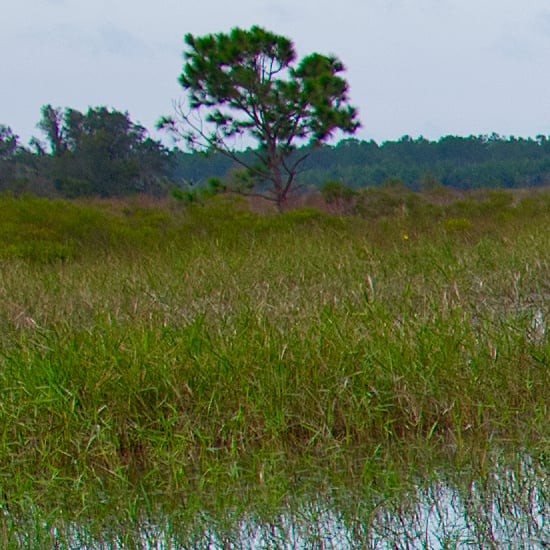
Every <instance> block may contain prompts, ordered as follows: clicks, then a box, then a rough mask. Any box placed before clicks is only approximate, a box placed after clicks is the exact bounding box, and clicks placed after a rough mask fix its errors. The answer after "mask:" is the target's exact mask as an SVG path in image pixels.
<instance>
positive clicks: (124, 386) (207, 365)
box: [0, 190, 550, 547]
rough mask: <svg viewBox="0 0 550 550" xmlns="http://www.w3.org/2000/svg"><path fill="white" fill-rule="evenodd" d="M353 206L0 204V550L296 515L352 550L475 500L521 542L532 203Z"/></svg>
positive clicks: (540, 248)
mask: <svg viewBox="0 0 550 550" xmlns="http://www.w3.org/2000/svg"><path fill="white" fill-rule="evenodd" d="M399 193H402V194H401V195H400V194H399ZM506 197H509V200H508V198H506ZM362 200H363V199H362ZM369 200H370V199H369V198H368V197H367V198H365V199H364V204H365V205H366V206H365V208H364V209H363V210H358V211H357V213H356V214H355V215H353V216H346V217H344V216H340V215H335V214H327V213H323V212H321V211H319V210H314V209H301V210H294V211H290V212H287V213H284V214H280V215H271V214H263V215H259V214H256V213H254V212H253V211H251V210H250V208H249V206H248V204H247V203H245V202H244V201H243V200H241V199H235V198H231V197H226V196H224V195H221V196H217V197H214V198H212V199H209V200H208V201H206V202H204V203H200V202H197V203H192V204H191V205H188V206H187V207H185V208H182V205H181V204H180V203H177V202H175V201H174V202H169V201H163V202H162V203H161V202H154V203H153V202H144V201H142V200H140V199H133V200H132V199H128V200H125V201H123V202H120V203H118V202H108V203H106V202H101V201H95V202H88V203H83V202H68V201H48V200H45V199H37V198H31V197H22V198H19V199H14V198H10V197H2V198H1V199H0V213H1V216H0V269H1V274H2V276H1V282H0V300H1V303H2V308H0V326H1V331H0V345H1V348H0V418H1V422H0V426H1V428H0V429H1V436H2V437H1V439H0V486H1V496H0V498H1V503H0V505H1V507H2V516H1V518H0V522H1V525H0V536H1V537H3V544H6V545H7V544H9V543H10V542H11V543H12V544H13V546H14V547H18V546H23V547H32V546H33V544H38V543H39V544H40V545H46V546H48V545H50V546H54V545H55V544H58V545H61V546H62V545H65V547H72V546H71V544H76V543H77V542H78V541H77V539H76V538H75V537H78V536H86V537H88V538H89V540H93V541H96V544H97V545H98V546H101V544H102V543H101V540H102V537H103V536H104V537H107V539H108V540H111V541H112V540H118V543H119V544H120V545H121V546H123V545H126V546H127V547H131V546H132V544H134V545H135V546H138V545H139V543H138V542H136V541H137V540H138V539H139V540H144V539H143V537H144V536H146V533H149V534H150V535H151V537H152V539H155V540H156V541H157V544H160V543H159V542H158V541H159V540H166V541H167V542H166V545H167V546H168V545H169V544H170V541H183V540H184V535H185V536H187V535H188V534H189V536H190V538H189V539H185V540H187V542H186V543H185V544H191V543H192V542H193V541H195V543H196V544H197V545H198V546H199V547H200V546H201V544H203V542H204V540H206V539H205V538H204V537H208V536H212V537H214V539H215V540H214V539H212V540H213V541H214V543H215V544H218V545H220V546H221V547H224V543H223V540H224V539H223V537H224V536H229V535H228V533H229V534H231V533H232V534H231V536H232V537H233V538H228V539H227V541H226V542H227V544H226V545H225V547H232V546H231V544H237V542H235V541H237V540H239V538H238V536H237V535H238V533H240V532H241V531H239V529H240V528H242V529H244V530H245V531H246V530H247V529H248V531H251V532H253V533H256V535H255V536H258V537H260V539H261V537H262V535H261V533H262V532H263V531H262V529H263V527H261V528H258V529H259V530H257V529H256V527H257V526H264V527H265V526H268V527H269V528H268V531H269V533H271V534H273V533H275V532H281V533H287V535H288V533H289V531H288V525H289V523H288V522H289V521H291V520H289V519H288V518H291V517H297V518H298V519H300V518H303V517H305V516H304V514H305V512H304V510H307V511H308V512H307V513H311V516H312V517H317V518H320V521H321V523H322V522H328V524H330V525H331V526H338V525H341V526H343V527H342V530H341V533H344V535H345V536H347V537H348V538H349V541H350V544H349V546H350V547H353V544H352V543H353V541H359V540H361V541H363V542H365V541H367V542H369V544H371V542H372V541H373V540H375V539H372V538H369V537H371V536H374V535H373V533H374V534H375V533H376V529H378V528H379V529H385V528H386V527H387V528H388V529H390V527H391V528H392V529H394V528H395V529H397V527H396V525H398V524H395V523H392V522H396V521H397V522H398V521H399V518H402V520H403V521H404V522H405V523H402V524H400V525H401V527H402V528H403V529H402V531H399V529H397V530H396V531H395V533H398V534H399V533H406V526H407V525H409V526H411V525H413V524H412V523H410V522H409V523H407V521H406V519H403V518H408V517H409V518H413V519H414V518H416V519H418V520H419V521H420V523H419V525H420V526H424V528H425V527H426V525H425V524H424V523H423V522H422V517H423V516H422V513H420V512H419V513H417V514H416V515H415V513H414V512H413V508H406V503H408V502H409V503H410V502H412V503H414V502H416V503H417V504H418V503H420V504H419V505H420V506H421V507H420V508H417V510H425V509H426V508H425V507H424V508H422V506H424V505H426V504H425V502H426V500H424V501H423V500H422V498H424V497H425V496H426V495H428V496H429V495H430V494H431V495H433V494H435V493H437V492H438V491H439V492H440V493H445V491H446V490H447V489H445V488H449V487H453V488H454V489H453V490H452V491H451V492H452V494H459V495H460V494H462V495H465V494H467V488H468V487H470V489H471V487H472V484H474V485H475V486H476V487H481V488H484V489H483V490H480V491H478V492H476V491H474V492H473V493H472V492H470V495H472V494H475V495H478V496H479V495H482V494H487V495H488V497H487V498H488V500H486V501H484V502H487V503H490V502H494V500H491V499H492V498H493V497H494V498H497V497H495V494H496V493H495V491H496V489H495V488H496V487H499V486H501V487H505V489H504V492H503V493H501V494H502V495H504V497H503V498H504V499H505V501H506V498H508V497H507V496H506V495H509V494H510V491H512V494H517V495H520V496H521V499H523V500H521V499H520V501H521V502H524V503H526V509H527V508H528V509H529V510H532V509H534V510H535V511H534V512H533V514H532V517H533V518H534V519H531V520H528V519H526V520H525V521H528V522H529V521H531V523H529V525H531V526H532V533H533V537H539V538H538V539H537V540H540V541H542V540H543V538H542V537H543V535H544V533H545V531H544V530H545V529H546V534H548V523H546V524H544V523H541V522H540V518H543V517H544V516H545V515H546V514H547V512H548V481H547V476H546V475H545V473H547V470H548V452H549V441H550V439H549V437H550V434H549V428H548V426H549V425H550V423H549V420H550V409H549V401H550V389H549V385H548V378H549V376H548V374H549V370H548V369H549V367H548V365H549V363H550V345H549V341H548V333H547V325H546V322H547V316H548V304H549V298H550V281H549V280H548V272H549V267H550V266H549V262H550V258H549V256H548V250H549V249H550V215H549V214H550V195H547V194H545V192H544V191H543V190H542V191H539V192H538V193H537V195H533V194H529V195H526V196H520V195H515V196H512V195H508V194H507V193H505V192H498V193H481V194H479V193H478V194H477V195H462V196H461V197H456V196H453V197H447V198H445V199H442V198H441V197H439V198H438V199H437V200H434V198H433V197H431V198H430V200H428V198H427V197H426V196H423V195H418V194H412V193H409V192H404V191H399V190H397V191H396V190H389V191H385V192H383V191H380V192H379V194H378V195H377V196H376V200H377V201H379V204H382V205H383V204H386V206H387V209H386V210H385V211H384V210H381V209H380V208H377V209H376V211H377V212H382V214H383V215H382V214H380V215H378V214H377V215H375V216H374V215H372V212H371V210H369V208H367V206H368V205H369V204H371V203H369ZM373 200H374V199H373ZM149 201H150V199H149ZM526 465H528V467H527V466H526ZM510 472H515V474H514V475H513V476H512V477H510V475H511V474H510ZM529 472H530V473H529ZM503 479H504V480H506V479H512V480H513V483H512V482H511V483H510V484H508V485H506V483H504V485H502V480H503ZM499 484H500V485H499ZM510 487H512V489H509V488H510ZM529 487H534V489H532V490H530V489H528V488H529ZM455 489H456V490H457V491H458V493H456V491H455ZM449 490H450V489H449ZM426 491H427V492H426ZM430 491H432V492H431V493H430ZM453 491H455V492H453ZM460 491H463V492H462V493H461V492H460ZM464 491H466V492H464ZM483 491H486V493H484V492H483ZM514 491H515V493H514ZM434 492H435V493H434ZM422 495H424V497H422ZM475 495H474V496H475ZM430 498H431V497H430ZM472 498H473V497H472ZM476 498H477V497H476ZM510 498H511V497H510ZM428 500H429V499H428ZM473 501H475V498H474V500H469V501H468V500H467V499H464V500H462V501H461V502H465V503H467V502H470V503H471V502H473ZM422 502H424V504H422ZM455 502H456V501H455ZM506 502H507V501H506ZM411 506H412V504H411ZM426 506H427V505H426ZM488 506H489V505H488ZM400 507H401V508H400ZM431 509H432V510H433V508H431ZM476 509H478V510H482V507H480V506H478V508H476ZM399 510H401V511H402V512H403V513H401V512H399ZM406 510H408V512H407V511H406ZM469 510H472V508H469ZM409 512H410V514H409V515H407V514H408V513H409ZM325 513H328V514H329V516H326V515H323V514H325ZM442 513H443V512H442ZM285 514H287V515H285ZM293 514H294V515H293ZM330 514H336V515H335V516H331V515H330ZM305 515H307V514H305ZM384 517H385V518H386V519H387V521H385V520H383V518H384ZM468 517H471V516H468ZM480 517H481V521H483V515H481V516H480ZM511 517H512V518H513V517H514V515H513V514H511ZM529 517H531V516H529ZM327 518H328V519H327ZM330 518H332V519H330ZM369 518H370V519H369ZM376 521H378V522H379V523H376ZM472 521H473V520H471V521H470V523H469V525H472ZM546 521H547V520H546ZM380 522H382V523H380ZM298 523H300V521H298ZM302 525H303V522H302ZM369 525H370V526H372V528H373V529H374V531H372V530H371V531H369V532H367V531H361V529H367V527H368V526H369ZM377 525H378V527H377ZM392 525H393V527H392ZM75 526H76V527H75ZM79 526H80V527H79ZM239 526H241V527H239ZM273 526H275V527H273ZM361 526H363V527H361ZM381 526H382V527H381ZM384 526H386V527H384ZM191 527H193V528H196V529H197V531H196V532H195V534H194V535H193V536H191V535H190V533H191ZM412 528H413V527H411V529H412ZM156 529H161V531H162V533H164V535H163V536H165V537H168V538H166V539H161V537H160V535H158V533H157V535H155V533H156V532H157V531H155V530H156ZM277 529H279V531H277ZM285 529H287V531H285ZM312 529H313V527H312ZM381 532H382V531H381ZM392 532H393V531H392ZM418 532H423V531H422V529H420V531H418ZM465 532H466V535H465V536H470V535H468V533H470V534H471V532H470V531H467V530H466V531H464V529H462V530H459V533H465ZM521 532H523V531H521ZM144 533H145V535H144ZM236 533H237V535H236ZM258 533H260V534H259V535H258ZM292 533H295V531H292ZM292 533H291V534H292ZM346 533H347V534H346ZM388 533H389V531H388ZM451 534H452V533H451ZM302 535H303V534H301V535H300V536H302ZM306 535H307V533H306ZM318 535H319V533H318V532H317V531H314V532H312V534H311V537H313V539H314V538H315V537H316V536H318ZM344 535H342V536H344ZM243 536H245V535H242V536H241V539H240V540H241V542H242V541H243V540H249V539H243V538H242V537H243ZM289 536H290V535H289ZM304 536H305V535H304ZM396 536H397V535H396ZM403 536H406V534H404V535H403ZM442 536H443V535H442ZM453 536H454V535H453ZM488 536H489V535H487V537H488ZM33 537H34V538H33ZM109 537H111V538H110V539H109ZM117 537H118V539H117ZM136 537H137V538H136ZM140 537H141V538H140ZM155 537H156V538H155ZM170 537H172V538H170ZM178 537H179V538H178ZM201 537H203V538H201ZM216 537H217V538H216ZM220 537H221V538H220ZM235 537H236V538H235ZM107 539H106V540H107ZM313 539H312V540H313ZM329 539H330V537H328V538H327V540H326V542H325V546H326V547H331V546H330V540H329ZM71 540H72V541H73V543H71ZM255 540H257V539H255ZM289 540H292V539H289ZM381 540H382V539H381ZM396 540H400V539H399V538H396ZM441 540H444V539H443V538H442V539H441ZM445 540H447V542H448V544H449V545H451V546H447V547H453V546H452V542H453V541H455V543H456V544H458V542H457V541H459V540H460V539H458V538H453V537H452V536H451V535H449V538H448V539H445ZM484 540H485V539H484ZM486 540H490V539H489V538H487V539H486ZM500 540H506V539H500ZM37 541H38V542H37ZM75 541H77V542H75ZM132 541H133V542H132ZM201 541H203V542H202V543H201ZM220 541H221V542H220ZM232 541H233V542H232ZM421 541H422V539H420V538H419V539H418V541H417V542H416V543H414V541H413V542H411V544H413V543H414V544H417V543H418V544H421ZM176 543H177V542H174V543H173V544H176ZM214 543H213V544H214ZM104 544H105V545H107V544H108V542H105V543H104ZM181 544H183V542H182V543H181ZM266 544H268V542H266ZM365 544H366V543H365ZM487 544H488V543H487ZM371 546H372V545H371ZM372 547H382V546H372ZM413 547H414V546H413ZM495 547H496V546H495Z"/></svg>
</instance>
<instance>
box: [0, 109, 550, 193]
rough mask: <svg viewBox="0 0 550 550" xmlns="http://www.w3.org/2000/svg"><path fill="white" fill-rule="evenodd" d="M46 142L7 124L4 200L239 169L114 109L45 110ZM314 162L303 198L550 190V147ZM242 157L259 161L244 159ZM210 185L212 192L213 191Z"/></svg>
mask: <svg viewBox="0 0 550 550" xmlns="http://www.w3.org/2000/svg"><path fill="white" fill-rule="evenodd" d="M41 114H42V118H41V120H40V121H39V122H38V124H37V127H38V129H39V130H40V132H41V134H42V137H41V139H39V138H32V139H31V141H30V143H29V145H27V146H23V145H21V143H20V139H19V137H18V136H17V134H16V133H14V131H13V130H12V129H11V128H10V127H9V126H5V125H0V191H1V192H11V193H13V194H16V195H18V194H21V193H31V194H35V195H38V196H45V197H64V198H76V197H83V196H99V197H117V196H128V195H133V194H138V193H144V194H148V195H154V196H163V195H167V194H169V193H170V192H172V193H173V192H174V190H176V192H177V191H178V190H184V191H190V190H195V189H200V188H201V187H208V186H209V187H210V188H212V185H211V184H212V182H215V183H216V185H215V186H214V187H215V188H216V189H220V188H228V187H229V188H230V187H231V186H232V185H233V184H235V183H236V182H237V181H238V175H239V164H238V163H236V162H235V161H234V160H232V159H230V158H228V157H226V156H224V155H223V154H222V153H213V154H209V155H207V154H205V153H188V152H185V151H182V150H181V149H179V148H177V147H173V148H171V149H169V148H167V147H166V146H165V145H163V144H162V143H161V142H160V141H158V140H154V139H152V138H151V137H149V134H148V132H147V130H146V129H145V128H144V127H143V126H141V125H139V124H136V123H134V122H132V120H131V119H130V117H129V115H128V113H123V112H120V111H116V110H110V109H107V108H106V107H96V108H90V109H89V110H88V111H87V112H86V113H81V112H79V111H77V110H74V109H69V108H67V109H60V108H54V107H52V106H51V105H46V106H44V107H43V108H42V113H41ZM304 152H307V153H308V154H309V155H308V158H307V160H306V161H305V162H304V164H303V171H302V172H301V173H300V175H299V183H300V185H299V186H298V188H297V190H298V191H301V192H304V191H311V190H315V189H322V188H323V186H324V185H326V184H327V182H332V183H334V182H337V183H338V184H339V185H341V186H344V187H345V188H348V189H351V190H359V189H362V188H365V187H379V186H383V185H387V184H388V183H390V184H396V183H398V184H401V185H403V186H405V187H406V188H408V189H409V190H412V191H423V190H432V189H434V188H437V187H440V186H444V187H448V188H452V189H456V190H472V189H482V188H491V189H495V188H524V187H541V186H545V185H547V184H548V183H550V139H549V137H548V136H543V135H539V136H537V137H536V138H521V137H513V136H500V135H498V134H491V135H481V136H468V137H460V136H451V135H449V136H444V137H442V138H440V139H439V140H437V141H430V140H427V139H425V138H423V137H418V138H413V137H411V136H403V137H402V138H401V139H399V140H397V141H386V142H384V143H382V144H377V143H376V142H375V141H372V140H371V141H364V140H358V139H353V138H352V139H345V140H342V141H340V142H339V143H337V144H333V145H322V146H317V147H314V148H310V149H309V151H308V150H307V148H305V147H304V148H301V149H300V150H299V151H297V153H296V154H300V155H303V154H304ZM241 155H242V158H243V159H244V158H246V157H247V155H248V156H251V155H253V152H252V151H251V150H248V151H243V152H242V153H241ZM209 184H210V185H209Z"/></svg>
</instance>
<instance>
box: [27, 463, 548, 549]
mask: <svg viewBox="0 0 550 550" xmlns="http://www.w3.org/2000/svg"><path fill="white" fill-rule="evenodd" d="M49 533H50V537H53V542H54V545H52V547H53V546H55V547H60V548H129V547H137V548H151V549H173V548H201V549H203V548H207V549H211V550H214V549H233V548H235V549H237V548H239V549H240V548H245V549H250V550H252V549H267V548H269V549H271V548H273V549H278V548H282V549H294V548H319V549H332V548H334V549H355V548H370V549H377V550H378V549H380V550H382V549H390V548H391V549H421V548H422V549H425V548H430V549H432V548H433V549H437V548H442V549H443V548H444V549H450V548H484V549H501V548H518V549H521V548H526V549H531V548H533V549H537V548H541V549H544V548H550V481H549V477H548V470H547V469H546V467H545V465H544V464H543V463H541V462H538V463H533V461H531V460H523V461H522V462H521V464H519V465H518V466H517V467H516V468H499V469H496V470H495V471H494V472H493V473H491V474H488V475H486V476H485V477H484V478H483V479H482V480H479V479H478V480H476V481H471V480H470V481H466V480H464V479H456V478H454V479H453V480H451V479H450V478H448V479H446V480H445V481H442V476H440V477H439V481H432V482H427V483H424V484H423V485H422V486H418V487H417V489H416V490H414V491H411V492H410V493H409V494H407V495H401V497H400V498H399V499H392V500H380V498H377V497H375V496H374V495H370V496H366V495H365V492H364V491H363V494H358V493H354V492H352V491H346V492H343V491H341V490H334V491H332V492H330V494H323V495H322V496H317V498H315V499H312V500H308V501H307V502H304V501H302V502H300V503H296V502H294V503H291V504H288V505H287V506H286V507H285V508H284V509H283V510H279V511H278V513H276V514H272V515H270V516H269V517H266V514H263V515H260V514H258V513H253V512H250V513H247V514H246V515H241V516H240V517H231V514H229V513H228V514H225V515H224V517H213V516H212V515H209V514H206V513H201V514H197V515H195V516H194V518H193V520H192V521H191V522H189V521H185V522H183V521H182V520H181V518H180V519H178V518H176V517H175V516H170V517H165V518H164V519H163V520H159V518H157V520H156V521H155V522H146V523H142V524H141V526H140V527H137V526H134V531H133V532H129V531H125V533H124V535H121V533H120V532H119V533H111V534H109V533H107V532H105V531H104V532H103V533H102V534H101V535H100V536H98V534H97V533H95V534H94V533H92V532H91V531H90V530H88V529H86V528H85V527H84V526H83V525H79V526H75V525H74V524H73V525H71V526H65V529H63V528H60V527H57V528H56V529H55V530H52V529H51V528H50V529H49ZM28 536H29V531H26V532H25V533H24V534H23V533H22V532H19V534H18V539H19V542H20V545H21V546H23V547H30V546H28V544H27V543H28V542H29V540H30V539H28V538H27V537H28ZM31 536H32V535H31Z"/></svg>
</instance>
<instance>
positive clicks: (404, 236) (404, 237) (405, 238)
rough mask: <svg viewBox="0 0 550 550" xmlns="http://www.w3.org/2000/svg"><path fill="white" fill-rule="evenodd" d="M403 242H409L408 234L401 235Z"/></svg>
mask: <svg viewBox="0 0 550 550" xmlns="http://www.w3.org/2000/svg"><path fill="white" fill-rule="evenodd" d="M403 240H404V241H408V240H409V234H408V233H403Z"/></svg>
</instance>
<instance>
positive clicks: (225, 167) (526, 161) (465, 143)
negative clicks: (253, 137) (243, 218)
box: [174, 134, 550, 191]
mask: <svg viewBox="0 0 550 550" xmlns="http://www.w3.org/2000/svg"><path fill="white" fill-rule="evenodd" d="M309 153H310V154H309V156H308V158H307V160H306V161H305V162H304V166H303V171H302V172H301V174H300V175H299V178H298V180H299V182H300V183H301V184H302V188H316V187H321V186H323V184H324V183H325V182H327V181H337V182H340V183H341V184H343V185H345V186H347V187H350V188H352V189H359V188H363V187H379V186H381V185H383V184H388V183H391V184H395V183H401V184H402V185H404V186H405V187H407V188H408V189H411V190H414V191H421V190H430V189H433V188H434V187H437V186H445V187H450V188H453V189H457V190H468V189H481V188H490V189H494V188H518V187H534V186H543V185H547V184H550V138H548V137H547V136H542V135H541V136H537V137H536V139H532V138H528V139H524V138H517V137H502V136H499V135H497V134H491V135H489V136H487V135H481V136H469V137H458V136H445V137H442V138H441V139H439V140H438V141H429V140H427V139H425V138H423V137H419V138H417V139H413V138H412V137H410V136H404V137H402V138H401V139H399V140H397V141H386V142H384V143H382V144H381V145H378V144H377V143H376V142H375V141H361V140H357V139H346V140H343V141H340V142H339V143H338V144H336V145H322V146H319V147H316V148H314V149H312V150H310V151H309ZM242 154H243V155H246V154H249V153H246V152H245V153H242ZM297 154H299V152H297ZM174 160H175V165H174V174H175V175H177V177H178V178H180V179H185V178H187V180H188V181H190V182H194V183H200V182H203V181H206V180H207V179H208V178H209V177H212V176H215V177H219V178H225V179H227V180H228V181H230V180H231V173H232V170H235V169H236V168H237V166H236V165H235V164H234V163H231V162H230V161H229V160H228V159H227V158H225V157H223V156H222V155H211V156H207V155H200V154H199V155H197V154H186V153H183V152H174Z"/></svg>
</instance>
